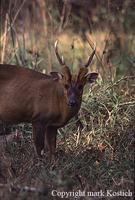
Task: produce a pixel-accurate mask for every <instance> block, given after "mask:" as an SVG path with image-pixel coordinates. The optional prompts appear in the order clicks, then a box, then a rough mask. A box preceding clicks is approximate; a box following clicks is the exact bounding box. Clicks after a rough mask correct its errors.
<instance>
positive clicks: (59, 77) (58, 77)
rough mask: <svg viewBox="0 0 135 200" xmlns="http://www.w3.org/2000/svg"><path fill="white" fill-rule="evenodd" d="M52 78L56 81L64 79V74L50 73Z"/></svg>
mask: <svg viewBox="0 0 135 200" xmlns="http://www.w3.org/2000/svg"><path fill="white" fill-rule="evenodd" d="M50 76H51V78H52V79H53V80H54V81H58V80H61V79H63V74H61V73H59V72H50Z"/></svg>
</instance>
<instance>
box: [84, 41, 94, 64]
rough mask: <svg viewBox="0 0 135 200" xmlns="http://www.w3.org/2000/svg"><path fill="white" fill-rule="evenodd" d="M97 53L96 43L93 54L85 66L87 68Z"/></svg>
mask: <svg viewBox="0 0 135 200" xmlns="http://www.w3.org/2000/svg"><path fill="white" fill-rule="evenodd" d="M95 53H96V43H94V48H93V52H92V54H91V55H90V56H89V58H88V61H87V63H86V64H85V65H84V66H85V67H88V66H89V65H90V64H91V62H92V60H93V56H94V55H95Z"/></svg>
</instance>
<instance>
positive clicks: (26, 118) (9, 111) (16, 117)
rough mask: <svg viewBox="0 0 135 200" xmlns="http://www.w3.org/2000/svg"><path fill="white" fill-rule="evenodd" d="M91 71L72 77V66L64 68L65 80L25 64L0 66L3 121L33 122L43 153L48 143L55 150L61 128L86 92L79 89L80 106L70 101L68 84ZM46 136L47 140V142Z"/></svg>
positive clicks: (74, 113) (34, 138)
mask: <svg viewBox="0 0 135 200" xmlns="http://www.w3.org/2000/svg"><path fill="white" fill-rule="evenodd" d="M86 73H87V70H86V69H85V68H83V69H81V70H80V72H79V74H78V75H77V76H74V77H72V75H71V73H70V70H69V68H68V67H63V70H62V76H64V78H63V79H62V80H59V78H58V79H56V78H57V76H56V74H57V72H56V73H54V74H55V79H53V73H52V76H51V75H50V76H49V75H45V74H42V73H40V72H36V71H34V70H30V69H27V68H25V67H19V66H15V65H14V66H13V65H0V120H1V121H3V122H5V123H11V124H16V123H20V122H29V123H32V127H33V140H34V144H35V147H36V152H37V154H38V155H39V156H40V155H41V150H42V149H44V143H46V146H47V147H48V149H49V151H50V154H51V155H52V153H54V152H55V147H56V136H57V129H58V128H59V127H63V126H64V125H65V124H66V123H67V122H68V121H69V120H70V119H71V118H72V117H73V116H75V115H76V114H77V112H78V110H79V108H80V105H81V100H82V92H83V89H82V90H81V91H78V93H76V96H77V100H78V102H77V106H75V107H73V108H71V107H69V105H68V104H67V101H68V92H67V90H66V89H65V83H66V84H67V83H68V84H70V85H71V84H76V87H78V86H77V84H80V82H81V81H82V80H83V86H84V84H85V82H86V81H84V80H85V79H86V78H84V75H86ZM45 139H46V142H44V141H45Z"/></svg>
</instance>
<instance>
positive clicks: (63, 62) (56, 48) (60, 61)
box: [54, 40, 65, 65]
mask: <svg viewBox="0 0 135 200" xmlns="http://www.w3.org/2000/svg"><path fill="white" fill-rule="evenodd" d="M54 46H55V53H56V56H57V59H58V61H59V63H60V64H61V65H65V61H64V58H63V56H62V57H60V55H59V52H58V40H56V42H55V45H54Z"/></svg>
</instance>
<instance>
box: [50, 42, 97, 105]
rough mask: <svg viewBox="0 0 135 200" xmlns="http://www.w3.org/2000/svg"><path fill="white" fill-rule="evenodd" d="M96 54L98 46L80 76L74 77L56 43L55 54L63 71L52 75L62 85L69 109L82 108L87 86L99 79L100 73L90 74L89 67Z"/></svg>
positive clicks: (81, 69) (80, 71) (80, 70)
mask: <svg viewBox="0 0 135 200" xmlns="http://www.w3.org/2000/svg"><path fill="white" fill-rule="evenodd" d="M95 52H96V46H94V49H93V52H92V54H91V55H90V56H89V58H88V61H87V63H86V64H85V65H84V67H81V68H80V69H79V72H78V74H76V75H72V74H71V71H70V69H69V67H68V66H67V65H66V64H65V61H64V58H63V56H62V57H61V56H60V55H59V52H58V41H56V42H55V53H56V56H57V59H58V61H59V63H60V65H62V70H61V72H60V73H59V72H51V73H50V74H51V76H52V77H53V79H54V80H57V81H59V82H60V83H61V85H62V87H63V89H64V95H65V97H66V101H67V104H68V106H69V107H78V106H80V104H81V99H82V94H83V88H84V86H85V84H86V83H93V82H94V81H95V80H96V79H97V77H98V73H96V72H91V73H89V72H88V66H89V65H90V64H91V62H92V59H93V56H94V55H95Z"/></svg>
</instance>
